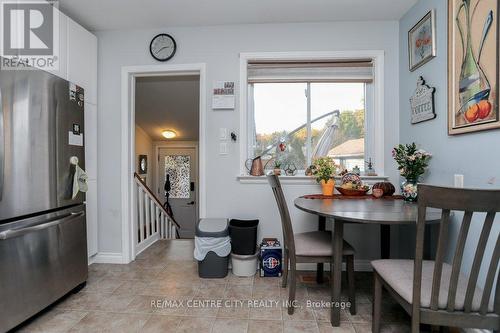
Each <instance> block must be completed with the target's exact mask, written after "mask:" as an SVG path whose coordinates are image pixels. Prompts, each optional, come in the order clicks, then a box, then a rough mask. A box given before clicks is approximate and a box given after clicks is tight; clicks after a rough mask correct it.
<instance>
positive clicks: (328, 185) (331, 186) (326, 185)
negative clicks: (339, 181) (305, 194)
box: [320, 179, 335, 196]
mask: <svg viewBox="0 0 500 333" xmlns="http://www.w3.org/2000/svg"><path fill="white" fill-rule="evenodd" d="M320 184H321V191H322V192H323V195H326V196H332V195H333V191H334V190H335V180H334V179H329V180H328V181H327V182H325V181H324V180H322V181H321V182H320Z"/></svg>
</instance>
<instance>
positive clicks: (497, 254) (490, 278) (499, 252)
mask: <svg viewBox="0 0 500 333" xmlns="http://www.w3.org/2000/svg"><path fill="white" fill-rule="evenodd" d="M499 258H500V237H497V242H496V244H495V249H494V250H493V255H492V256H491V262H490V266H489V268H488V273H487V275H486V282H485V283H484V289H483V297H482V298H481V308H480V310H479V312H480V313H481V314H483V315H484V314H486V313H488V305H489V303H490V298H491V290H492V288H493V282H494V280H495V276H497V279H498V278H499V277H498V275H497V270H498V259H499ZM499 296H500V293H499V292H498V289H497V291H496V293H495V302H494V304H495V309H494V310H495V312H496V313H498V312H497V311H499V309H498V303H499V302H500V299H499Z"/></svg>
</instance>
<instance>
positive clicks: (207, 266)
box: [194, 218, 231, 279]
mask: <svg viewBox="0 0 500 333" xmlns="http://www.w3.org/2000/svg"><path fill="white" fill-rule="evenodd" d="M228 226H229V222H228V219H224V218H209V219H200V221H199V222H198V225H197V226H196V231H195V238H194V240H195V246H194V257H195V259H196V260H198V275H199V276H200V277H201V278H209V279H213V278H224V277H226V276H227V273H228V263H229V254H230V253H231V239H230V238H229V228H228Z"/></svg>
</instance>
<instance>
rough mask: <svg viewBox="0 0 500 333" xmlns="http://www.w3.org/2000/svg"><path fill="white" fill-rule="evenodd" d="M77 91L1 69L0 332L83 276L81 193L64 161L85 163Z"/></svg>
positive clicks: (36, 74) (51, 79) (30, 73)
mask: <svg viewBox="0 0 500 333" xmlns="http://www.w3.org/2000/svg"><path fill="white" fill-rule="evenodd" d="M0 60H1V59H0ZM83 98H84V96H83V90H82V89H80V88H79V87H77V86H75V85H73V84H71V83H69V82H68V81H66V80H63V79H60V78H58V77H56V76H55V75H52V74H49V73H46V72H43V71H40V70H35V69H28V70H3V69H0V332H4V331H7V330H9V329H11V328H13V327H15V326H17V325H18V324H20V323H21V322H23V321H24V320H26V319H27V318H29V317H31V316H33V315H34V314H36V313H37V312H39V311H41V310H42V309H44V308H45V307H47V306H48V305H50V304H51V303H53V302H55V301H56V300H58V299H59V298H61V297H62V296H63V295H65V294H66V293H68V292H70V291H71V290H73V289H75V288H76V287H78V286H81V285H82V284H83V283H85V281H86V280H87V268H88V264H87V237H86V224H85V203H84V200H85V196H84V194H83V193H81V192H80V193H78V195H77V196H76V197H74V198H72V190H73V175H74V173H75V168H76V167H75V165H73V164H71V163H70V159H71V157H73V156H76V157H77V158H78V161H79V166H80V167H81V168H82V169H84V168H85V156H84V155H85V153H84V151H85V150H84V103H83ZM73 160H74V159H73Z"/></svg>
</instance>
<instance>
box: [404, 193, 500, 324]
mask: <svg viewBox="0 0 500 333" xmlns="http://www.w3.org/2000/svg"><path fill="white" fill-rule="evenodd" d="M418 190H419V199H418V220H417V243H416V250H415V264H414V281H413V300H414V302H413V304H412V313H413V314H418V313H419V311H420V307H421V304H420V298H421V292H422V290H421V288H422V281H421V278H422V261H423V250H424V236H425V222H426V221H425V214H426V211H427V209H428V208H436V209H440V210H442V217H441V226H440V231H439V237H438V246H437V253H436V260H435V263H434V273H433V281H432V290H431V304H430V307H431V310H440V307H439V293H440V289H441V288H442V287H443V285H444V283H443V284H442V283H441V280H442V278H443V271H444V256H445V252H447V250H448V247H449V244H448V243H450V242H448V237H449V231H448V229H449V225H450V223H451V217H450V214H451V213H450V212H451V211H461V212H464V217H463V220H462V224H461V226H460V231H459V235H458V240H457V243H456V247H455V251H452V253H454V256H453V262H452V267H451V276H450V281H449V290H448V299H447V305H446V309H447V310H448V311H455V305H456V304H457V288H458V282H459V281H460V274H461V273H460V272H461V265H462V259H463V254H464V250H465V245H466V242H467V236H468V233H469V231H470V229H471V228H470V226H471V223H474V225H475V226H476V225H478V226H479V227H480V228H481V235H480V237H479V242H478V244H477V246H476V247H475V252H474V253H473V255H474V261H473V264H472V268H471V272H470V277H469V280H468V283H467V289H466V295H465V304H464V310H463V311H464V312H471V311H472V309H473V304H474V296H475V295H474V293H475V291H476V287H477V280H478V274H479V271H480V269H481V266H482V264H483V263H484V262H485V256H484V254H485V249H486V247H487V245H488V242H489V239H490V238H491V237H490V235H491V231H492V230H493V228H492V225H493V223H494V222H493V221H494V219H495V215H496V213H498V212H500V190H475V189H458V188H447V187H438V186H430V185H425V184H419V185H418ZM478 212H481V213H487V215H486V219H484V221H482V220H481V219H477V218H476V219H474V221H472V220H473V219H472V217H473V216H475V215H474V213H478ZM499 239H500V236H497V239H496V244H495V249H494V251H493V255H492V258H491V262H489V266H488V272H487V277H486V282H485V285H484V289H483V295H482V299H481V304H480V309H479V312H480V314H483V315H485V314H488V313H489V312H491V309H489V308H488V306H489V303H490V299H491V296H492V289H493V284H494V281H495V279H497V281H499V280H500V279H499V274H500V272H499V269H498V268H499V267H498V266H499V259H500V240H499ZM444 282H446V281H444ZM498 286H500V282H497V290H496V292H495V295H494V312H495V313H497V314H500V290H499V289H500V287H498Z"/></svg>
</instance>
